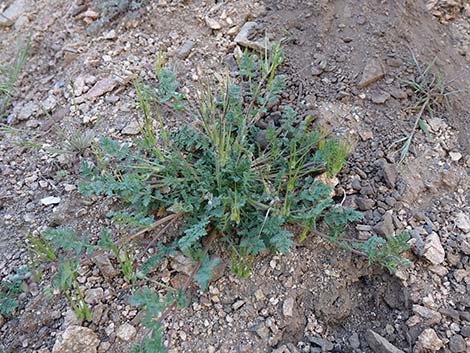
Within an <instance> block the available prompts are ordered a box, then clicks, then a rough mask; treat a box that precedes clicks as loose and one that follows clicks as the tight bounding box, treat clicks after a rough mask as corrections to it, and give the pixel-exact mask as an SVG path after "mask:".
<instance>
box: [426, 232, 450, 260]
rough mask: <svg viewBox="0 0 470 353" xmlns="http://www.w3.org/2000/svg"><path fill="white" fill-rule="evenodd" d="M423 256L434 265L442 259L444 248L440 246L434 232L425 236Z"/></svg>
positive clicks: (443, 257) (439, 241)
mask: <svg viewBox="0 0 470 353" xmlns="http://www.w3.org/2000/svg"><path fill="white" fill-rule="evenodd" d="M423 256H424V257H425V258H426V259H428V260H429V261H430V262H431V263H432V264H434V265H439V264H440V263H442V262H443V261H444V259H445V252H444V248H443V247H442V244H441V240H440V239H439V236H438V235H437V234H436V233H431V235H429V236H428V237H427V238H426V244H425V245H424V254H423Z"/></svg>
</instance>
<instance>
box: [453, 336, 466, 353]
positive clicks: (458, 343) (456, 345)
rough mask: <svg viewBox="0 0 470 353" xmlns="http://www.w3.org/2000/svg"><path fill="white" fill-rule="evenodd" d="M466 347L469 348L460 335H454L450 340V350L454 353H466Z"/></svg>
mask: <svg viewBox="0 0 470 353" xmlns="http://www.w3.org/2000/svg"><path fill="white" fill-rule="evenodd" d="M466 347H467V344H466V343H465V340H464V339H463V337H462V336H460V335H453V336H452V337H451V338H450V339H449V349H450V351H451V352H452V353H461V352H465V351H466V349H465V348H466ZM467 352H468V351H467Z"/></svg>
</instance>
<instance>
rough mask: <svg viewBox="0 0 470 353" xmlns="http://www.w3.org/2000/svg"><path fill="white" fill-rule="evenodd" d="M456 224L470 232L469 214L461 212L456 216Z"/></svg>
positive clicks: (464, 230)
mask: <svg viewBox="0 0 470 353" xmlns="http://www.w3.org/2000/svg"><path fill="white" fill-rule="evenodd" d="M455 225H456V226H457V227H458V228H460V230H462V231H463V232H465V233H468V232H470V218H469V217H468V215H467V214H465V213H463V212H460V213H459V214H457V217H456V218H455Z"/></svg>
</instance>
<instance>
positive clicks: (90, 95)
mask: <svg viewBox="0 0 470 353" xmlns="http://www.w3.org/2000/svg"><path fill="white" fill-rule="evenodd" d="M117 84H118V81H117V80H116V79H115V78H113V77H106V78H104V79H102V80H100V81H98V82H96V83H95V85H94V86H93V87H92V88H91V89H90V90H89V91H88V92H87V94H86V95H85V98H86V99H89V100H91V101H94V100H95V99H96V98H98V97H101V96H102V95H103V94H105V93H108V92H111V91H112V90H113V89H114V88H116V86H117Z"/></svg>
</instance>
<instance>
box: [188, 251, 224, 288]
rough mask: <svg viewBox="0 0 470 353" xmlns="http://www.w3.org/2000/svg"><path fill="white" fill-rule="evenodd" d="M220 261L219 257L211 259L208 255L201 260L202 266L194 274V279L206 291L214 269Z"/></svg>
mask: <svg viewBox="0 0 470 353" xmlns="http://www.w3.org/2000/svg"><path fill="white" fill-rule="evenodd" d="M218 263H219V259H218V258H214V259H210V258H209V256H207V255H205V256H204V257H203V259H202V260H201V266H200V267H199V270H198V271H197V273H196V275H195V276H194V280H195V281H196V282H197V284H199V287H200V288H201V290H203V291H205V290H206V289H207V284H208V283H209V281H210V279H211V277H212V271H213V270H214V268H215V266H217V264H218Z"/></svg>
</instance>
